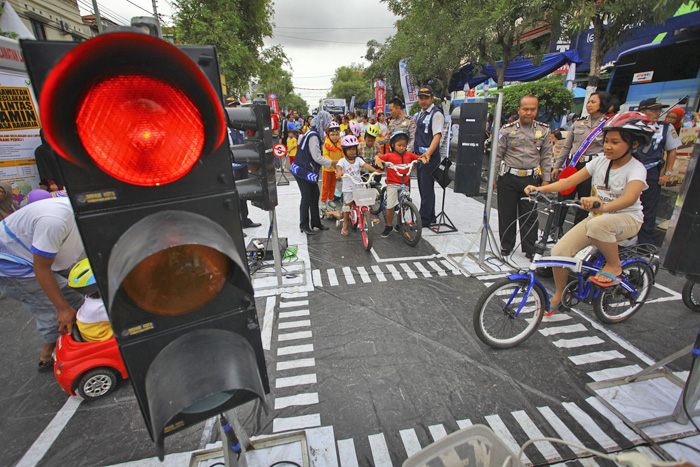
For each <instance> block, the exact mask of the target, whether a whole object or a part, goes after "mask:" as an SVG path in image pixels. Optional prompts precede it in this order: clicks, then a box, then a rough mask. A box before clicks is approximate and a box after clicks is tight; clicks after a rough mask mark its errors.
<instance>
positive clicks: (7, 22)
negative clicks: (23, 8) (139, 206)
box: [0, 0, 35, 39]
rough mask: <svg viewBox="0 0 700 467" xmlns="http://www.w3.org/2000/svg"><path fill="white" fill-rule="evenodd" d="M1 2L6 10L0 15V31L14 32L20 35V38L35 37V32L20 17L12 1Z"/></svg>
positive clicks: (0, 0)
mask: <svg viewBox="0 0 700 467" xmlns="http://www.w3.org/2000/svg"><path fill="white" fill-rule="evenodd" d="M0 4H2V8H3V10H4V12H3V13H2V16H0V31H3V32H14V33H16V34H18V35H19V39H35V37H34V34H32V32H31V31H30V30H29V29H27V26H25V25H24V23H23V22H22V20H21V19H19V16H17V12H16V11H15V10H14V8H12V5H11V4H10V2H3V1H2V0H0Z"/></svg>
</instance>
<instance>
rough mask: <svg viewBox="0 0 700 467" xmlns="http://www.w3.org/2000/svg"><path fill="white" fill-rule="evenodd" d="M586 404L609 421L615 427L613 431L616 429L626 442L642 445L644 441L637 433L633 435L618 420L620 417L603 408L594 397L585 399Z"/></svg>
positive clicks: (623, 423) (632, 432)
mask: <svg viewBox="0 0 700 467" xmlns="http://www.w3.org/2000/svg"><path fill="white" fill-rule="evenodd" d="M586 402H588V404H589V405H590V406H591V407H593V408H594V409H596V410H597V411H598V412H600V414H601V415H602V416H603V417H605V418H607V419H608V420H610V423H612V424H613V426H614V427H615V429H616V430H617V431H618V432H619V433H620V434H621V435H622V436H624V437H625V438H627V439H628V440H630V442H631V443H632V444H640V443H642V442H643V441H644V440H643V439H642V437H641V436H639V435H638V434H637V433H635V432H634V431H632V430H631V429H630V428H629V427H628V426H627V425H625V422H623V421H622V420H620V417H618V416H617V415H615V414H614V413H612V411H610V409H608V408H607V407H605V405H603V403H602V402H600V401H599V400H598V399H596V398H595V397H589V398H588V399H586Z"/></svg>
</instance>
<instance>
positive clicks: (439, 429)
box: [428, 425, 447, 441]
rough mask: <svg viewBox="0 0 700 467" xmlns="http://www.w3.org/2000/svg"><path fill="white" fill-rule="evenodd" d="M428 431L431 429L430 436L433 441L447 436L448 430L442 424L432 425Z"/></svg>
mask: <svg viewBox="0 0 700 467" xmlns="http://www.w3.org/2000/svg"><path fill="white" fill-rule="evenodd" d="M428 431H430V436H431V437H432V438H433V441H440V440H441V439H442V438H444V437H445V436H447V431H446V430H445V427H444V426H442V425H430V426H429V427H428Z"/></svg>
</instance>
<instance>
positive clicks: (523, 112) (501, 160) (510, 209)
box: [496, 95, 552, 259]
mask: <svg viewBox="0 0 700 467" xmlns="http://www.w3.org/2000/svg"><path fill="white" fill-rule="evenodd" d="M538 110H539V100H538V99H537V97H535V96H532V95H527V96H523V97H522V98H521V99H520V103H519V105H518V117H519V119H518V120H516V121H515V122H513V123H510V124H508V125H505V126H503V127H502V128H501V132H500V134H499V135H498V155H497V157H496V167H497V168H498V182H497V188H498V230H499V235H500V237H501V255H502V256H508V255H510V253H511V252H512V251H513V248H514V247H515V220H516V219H519V221H518V224H519V226H520V241H521V242H522V247H521V248H522V250H523V253H525V256H527V257H528V258H529V259H532V256H533V255H534V254H535V243H536V242H537V234H538V223H537V210H536V209H535V204H534V203H530V202H529V201H521V200H520V198H523V197H524V196H526V195H525V192H524V191H523V190H524V189H525V187H526V186H527V185H539V184H540V181H541V182H542V185H549V181H550V176H551V172H552V141H551V139H550V138H549V127H548V126H547V125H546V124H544V123H540V122H538V121H535V117H536V116H537V112H538ZM528 214H529V215H528Z"/></svg>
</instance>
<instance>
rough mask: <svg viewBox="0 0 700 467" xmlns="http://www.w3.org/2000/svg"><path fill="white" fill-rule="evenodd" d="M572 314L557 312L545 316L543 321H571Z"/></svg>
mask: <svg viewBox="0 0 700 467" xmlns="http://www.w3.org/2000/svg"><path fill="white" fill-rule="evenodd" d="M570 319H571V316H569V315H567V314H566V313H557V314H555V315H552V316H544V317H543V318H542V322H543V323H561V322H562V321H569V320H570Z"/></svg>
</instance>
